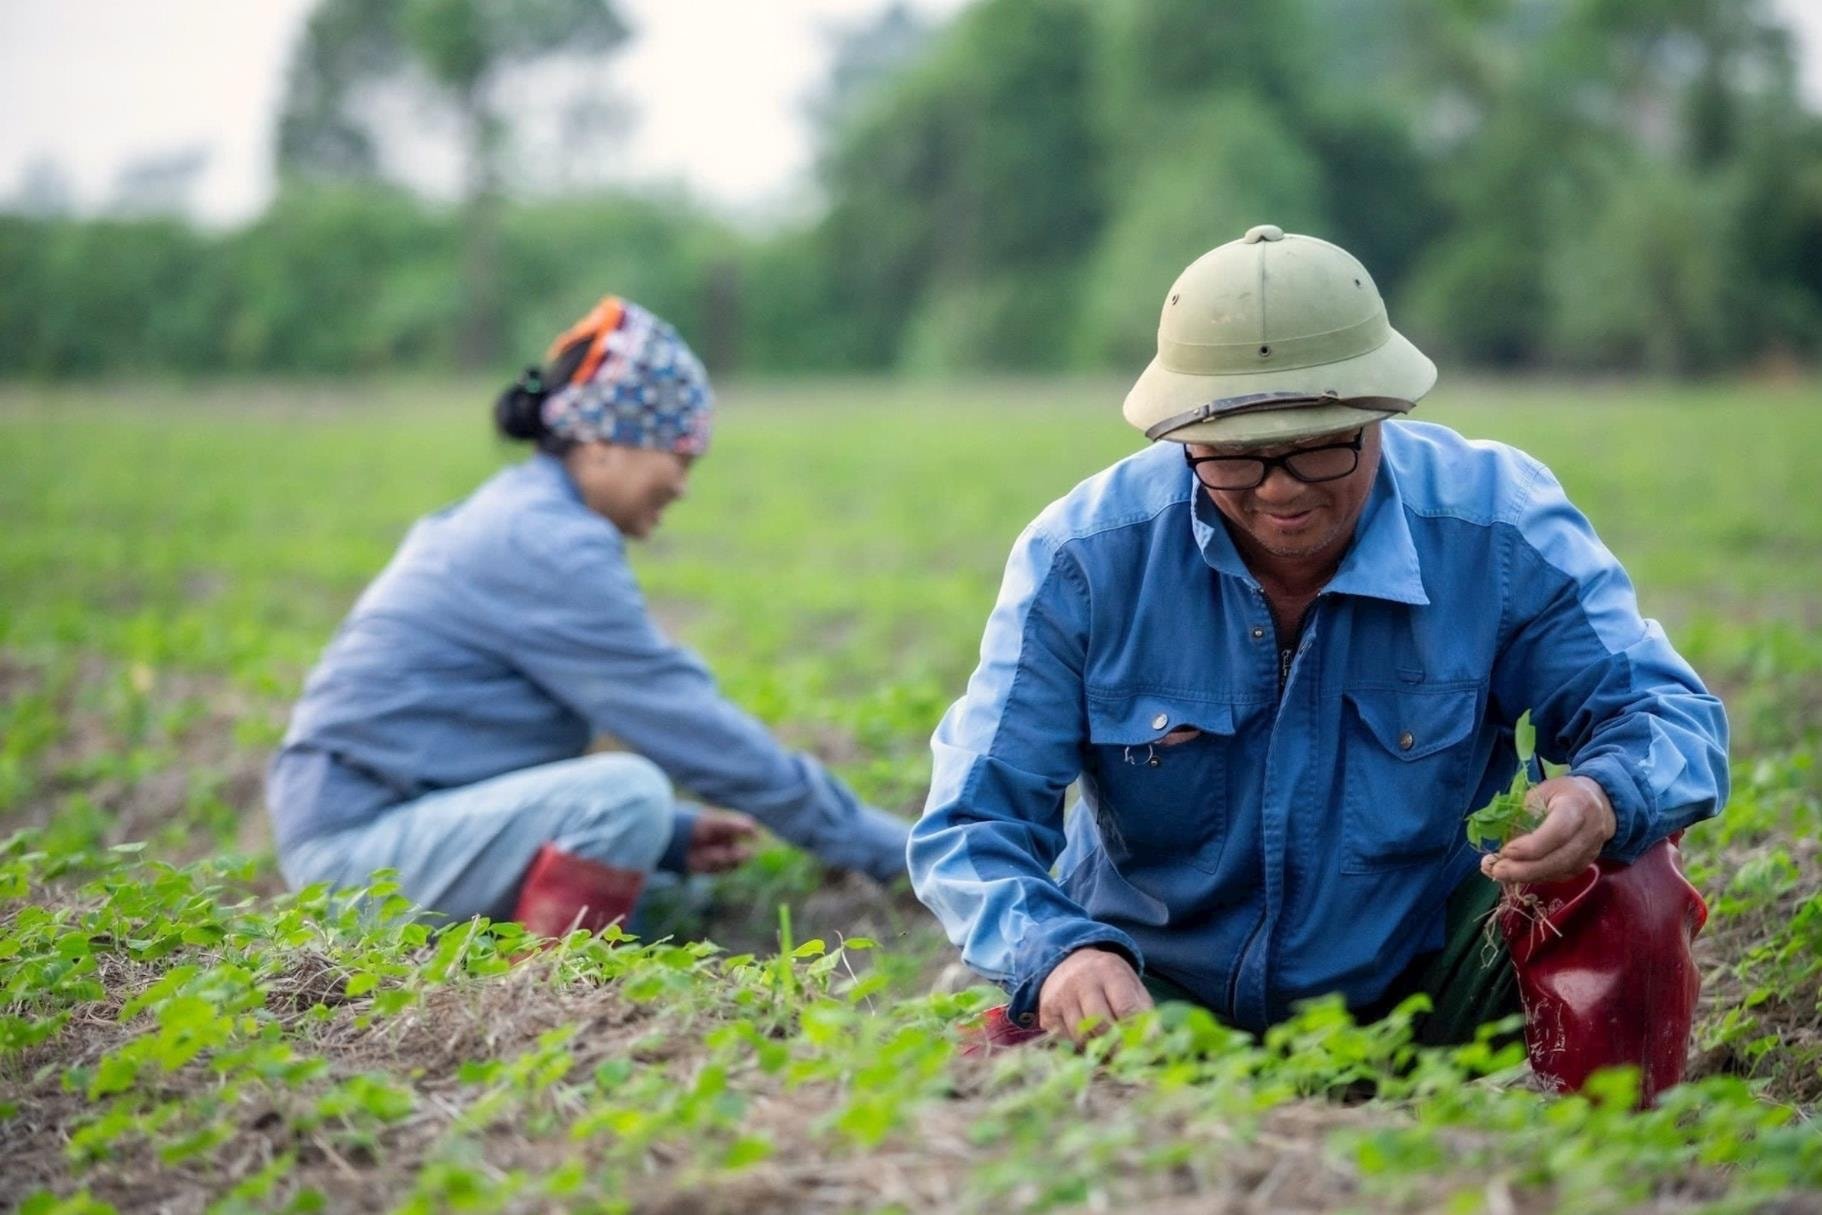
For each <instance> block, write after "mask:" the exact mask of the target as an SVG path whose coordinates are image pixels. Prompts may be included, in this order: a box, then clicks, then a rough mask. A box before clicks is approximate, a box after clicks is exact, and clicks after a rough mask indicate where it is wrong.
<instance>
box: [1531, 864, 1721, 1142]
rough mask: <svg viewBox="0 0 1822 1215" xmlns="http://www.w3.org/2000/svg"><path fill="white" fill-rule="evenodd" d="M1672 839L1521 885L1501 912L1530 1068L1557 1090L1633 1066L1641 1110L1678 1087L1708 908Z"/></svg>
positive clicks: (1698, 983) (1574, 1087) (1697, 986)
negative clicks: (1696, 946) (1698, 940)
mask: <svg viewBox="0 0 1822 1215" xmlns="http://www.w3.org/2000/svg"><path fill="white" fill-rule="evenodd" d="M1679 834H1680V833H1679ZM1676 838H1678V837H1676V836H1673V837H1672V838H1671V839H1667V840H1662V841H1660V842H1658V843H1656V844H1653V845H1652V846H1651V847H1650V848H1648V849H1646V850H1645V854H1644V855H1643V856H1641V857H1639V859H1638V860H1637V861H1635V862H1633V863H1632V864H1630V865H1622V864H1620V863H1619V862H1617V861H1608V860H1601V861H1596V862H1595V863H1594V864H1592V865H1590V866H1588V868H1587V869H1586V870H1585V871H1583V872H1582V873H1580V874H1578V875H1577V876H1575V877H1573V878H1565V879H1564V880H1562V881H1560V882H1533V883H1530V884H1528V885H1525V886H1521V887H1520V888H1519V899H1520V901H1519V903H1518V904H1516V905H1514V904H1513V903H1512V901H1511V900H1510V899H1508V901H1507V903H1506V904H1504V905H1503V906H1502V908H1501V910H1500V913H1499V926H1500V930H1501V931H1502V932H1504V933H1505V937H1506V943H1507V944H1508V945H1509V946H1510V947H1511V950H1512V965H1513V967H1514V968H1515V969H1516V970H1517V972H1518V993H1519V998H1520V1000H1521V1001H1522V1002H1523V1004H1524V1009H1525V1047H1526V1050H1527V1052H1528V1053H1529V1054H1530V1056H1531V1068H1532V1070H1533V1071H1535V1072H1536V1073H1537V1074H1538V1075H1539V1076H1542V1077H1543V1078H1544V1079H1545V1080H1546V1081H1548V1082H1549V1083H1550V1084H1551V1085H1552V1086H1553V1087H1555V1088H1556V1089H1557V1090H1558V1091H1559V1092H1560V1091H1574V1090H1579V1089H1580V1088H1581V1087H1582V1085H1583V1084H1584V1083H1586V1081H1587V1079H1588V1077H1589V1075H1590V1074H1591V1073H1593V1072H1594V1071H1595V1069H1597V1068H1602V1067H1617V1066H1619V1065H1621V1064H1627V1063H1630V1064H1632V1065H1633V1066H1635V1067H1637V1068H1638V1069H1639V1104H1640V1105H1641V1106H1648V1105H1650V1104H1652V1102H1653V1101H1655V1100H1656V1098H1657V1095H1658V1094H1659V1093H1660V1092H1662V1091H1663V1090H1664V1089H1667V1088H1669V1087H1670V1086H1671V1085H1673V1084H1675V1083H1677V1082H1678V1081H1679V1080H1681V1079H1682V1078H1683V1066H1684V1063H1685V1061H1686V1059H1687V1057H1688V1053H1689V1031H1690V1027H1691V1025H1692V1023H1693V1022H1694V1019H1695V1002H1696V995H1697V993H1698V992H1699V991H1700V989H1701V984H1702V980H1701V975H1700V974H1698V973H1697V971H1696V966H1695V958H1694V957H1693V956H1692V955H1691V953H1690V948H1689V946H1690V942H1691V941H1692V940H1694V939H1695V935H1696V933H1698V932H1700V931H1701V930H1702V925H1703V924H1704V923H1706V922H1707V920H1708V905H1707V904H1706V903H1704V902H1703V901H1702V896H1701V895H1699V894H1697V893H1696V890H1695V887H1693V886H1691V885H1690V884H1689V880H1688V879H1687V878H1685V877H1684V876H1683V871H1682V869H1681V868H1680V867H1679V865H1678V863H1677V862H1678V853H1677V849H1676V845H1675V842H1674V841H1675V840H1676Z"/></svg>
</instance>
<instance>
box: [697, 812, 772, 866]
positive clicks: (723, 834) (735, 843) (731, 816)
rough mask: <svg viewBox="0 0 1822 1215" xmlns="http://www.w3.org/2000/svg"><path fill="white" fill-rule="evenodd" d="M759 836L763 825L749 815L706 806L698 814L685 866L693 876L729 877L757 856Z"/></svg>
mask: <svg viewBox="0 0 1822 1215" xmlns="http://www.w3.org/2000/svg"><path fill="white" fill-rule="evenodd" d="M758 834H759V824H757V823H755V822H754V821H753V820H752V819H750V818H748V817H747V816H746V815H744V814H737V813H735V812H734V811H732V810H716V809H714V808H713V807H710V806H704V807H702V809H700V810H698V811H697V812H696V827H695V830H693V831H691V832H690V851H689V856H688V858H687V860H686V861H685V862H684V863H685V864H686V865H687V866H688V868H689V871H690V872H691V873H726V872H727V871H728V870H730V869H732V868H734V866H736V865H738V864H740V863H741V862H742V861H744V860H746V859H747V858H748V857H750V856H752V855H753V840H754V839H755V837H757V836H758Z"/></svg>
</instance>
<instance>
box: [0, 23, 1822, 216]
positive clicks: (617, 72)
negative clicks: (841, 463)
mask: <svg viewBox="0 0 1822 1215" xmlns="http://www.w3.org/2000/svg"><path fill="white" fill-rule="evenodd" d="M310 3H311V0H0V196H7V195H11V194H12V193H13V192H14V190H15V189H16V187H17V185H18V183H19V181H20V179H21V174H22V173H23V171H24V170H25V169H26V167H27V166H28V165H30V164H31V163H32V162H34V161H36V160H43V159H45V158H48V159H49V160H51V161H53V162H55V164H56V165H57V167H58V168H59V170H60V171H61V172H62V173H63V175H64V176H65V177H66V178H67V179H68V181H69V183H70V185H71V186H72V187H73V191H74V194H75V199H76V202H77V204H78V206H80V207H82V208H84V209H92V208H96V207H99V206H101V205H103V204H104V203H105V202H106V201H107V199H108V196H109V194H110V192H111V189H112V186H113V183H114V178H115V174H116V173H117V172H118V171H119V170H120V168H121V167H122V166H123V165H124V164H127V163H129V162H131V161H133V160H135V159H139V158H142V157H146V156H148V155H158V154H162V153H174V152H178V151H181V150H184V149H186V148H194V147H199V146H200V147H206V148H207V149H208V151H209V162H208V167H207V169H206V171H205V173H204V175H203V179H202V181H201V184H200V188H199V190H198V193H197V202H198V205H199V209H200V211H201V213H202V216H203V218H205V219H208V220H211V221H214V222H234V221H236V220H239V219H243V218H246V217H248V216H250V215H253V214H255V213H257V212H258V211H259V210H260V209H261V208H262V207H263V206H264V205H265V202H266V200H267V198H268V197H269V195H270V192H271V188H272V173H271V137H272V119H273V113H274V110H275V108H276V106H277V104H278V99H279V95H280V90H281V89H282V87H283V83H284V69H285V64H286V62H287V59H288V57H289V54H290V50H291V45H292V42H293V40H294V39H295V37H296V35H297V33H298V31H299V29H300V28H301V23H302V20H303V17H304V14H305V13H306V12H307V11H308V9H309V7H310ZM964 3H966V0H914V7H915V8H917V9H919V10H921V11H923V12H924V13H926V14H928V15H930V16H932V17H940V16H946V15H947V14H949V13H952V12H953V11H954V10H956V9H957V8H959V7H961V6H962V5H963V4H964ZM1777 3H1778V7H1779V8H1780V9H1781V10H1782V11H1783V12H1784V13H1785V15H1786V17H1787V19H1788V20H1789V21H1790V22H1791V23H1792V24H1793V25H1794V26H1795V27H1796V28H1798V30H1799V31H1800V36H1801V37H1802V40H1803V43H1804V48H1805V55H1804V65H1805V91H1806V93H1807V94H1808V96H1809V97H1810V99H1811V101H1812V103H1813V104H1817V105H1822V2H1819V0H1777ZM885 4H886V0H620V11H621V12H622V13H623V14H625V15H626V17H627V18H628V20H629V21H630V23H631V24H632V25H633V26H634V27H635V35H634V41H632V42H631V43H629V44H628V45H627V47H626V48H625V49H624V50H623V51H622V52H621V54H620V55H619V57H618V58H617V59H616V60H615V61H614V63H613V68H612V72H613V77H614V79H615V81H616V83H617V84H618V86H619V87H620V88H621V89H622V90H623V92H624V94H625V95H627V96H628V97H630V98H631V99H633V100H634V101H635V102H636V104H637V106H638V110H637V117H636V119H635V124H636V125H635V126H634V128H633V133H632V136H631V145H630V147H629V149H628V154H627V166H626V176H627V178H628V179H630V180H665V181H680V182H682V183H684V184H685V185H687V186H688V187H689V188H690V189H691V190H693V191H694V192H696V193H698V194H699V195H701V196H702V197H704V198H705V199H707V200H710V201H712V202H715V203H717V204H719V205H721V206H722V207H723V208H724V209H727V210H729V211H733V212H749V213H750V212H755V211H761V210H764V209H767V208H769V207H772V206H775V205H777V204H779V203H780V202H781V201H782V200H785V199H788V198H789V197H791V196H792V194H793V193H794V192H796V191H798V190H800V189H801V188H802V184H803V182H804V180H805V175H806V170H807V168H808V166H809V158H810V155H811V146H810V139H811V136H810V132H809V129H808V127H807V125H806V122H805V119H804V116H803V102H804V98H805V97H806V96H807V95H808V94H809V93H810V92H811V91H812V90H814V89H815V88H816V87H817V85H818V84H819V83H820V82H821V80H822V78H823V75H824V72H825V70H826V66H827V54H828V42H827V38H826V36H825V31H826V30H827V28H828V27H830V26H831V25H832V24H850V23H853V22H856V21H859V20H862V19H865V18H866V17H868V16H870V15H873V14H875V13H877V12H879V11H880V10H881V9H883V8H884V7H885Z"/></svg>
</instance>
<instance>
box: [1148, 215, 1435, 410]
mask: <svg viewBox="0 0 1822 1215" xmlns="http://www.w3.org/2000/svg"><path fill="white" fill-rule="evenodd" d="M1435 383H1436V364H1434V363H1432V362H1430V360H1429V359H1428V358H1426V357H1425V356H1424V354H1423V352H1422V351H1420V350H1418V349H1417V347H1415V346H1413V345H1411V343H1410V342H1409V341H1407V340H1406V339H1405V337H1404V336H1403V335H1402V334H1400V333H1399V332H1398V331H1397V330H1395V329H1393V328H1392V325H1391V322H1390V321H1388V320H1387V319H1386V313H1385V301H1384V300H1382V299H1380V298H1379V288H1378V287H1376V286H1374V285H1373V279H1372V276H1371V275H1369V274H1368V273H1367V272H1366V267H1364V266H1362V265H1361V264H1360V263H1359V262H1358V261H1357V260H1355V258H1354V256H1353V255H1352V254H1351V253H1349V252H1348V251H1347V250H1345V249H1342V248H1339V247H1338V246H1335V245H1331V244H1329V243H1328V242H1327V241H1325V240H1318V239H1317V238H1316V237H1313V236H1298V235H1297V234H1295V233H1286V232H1285V231H1284V230H1283V229H1281V228H1279V227H1277V226H1275V225H1273V224H1261V225H1259V226H1258V227H1256V228H1253V229H1251V230H1249V231H1248V232H1247V234H1246V235H1245V236H1243V237H1241V238H1240V239H1239V240H1235V241H1229V242H1228V243H1227V244H1225V245H1222V246H1220V247H1219V248H1215V249H1210V250H1209V251H1208V252H1207V253H1204V254H1203V255H1202V256H1201V257H1199V258H1197V259H1196V260H1195V261H1193V262H1191V263H1190V265H1189V268H1188V269H1186V270H1184V271H1183V273H1182V274H1180V275H1178V276H1177V281H1176V282H1175V283H1173V284H1172V285H1171V288H1170V294H1169V295H1168V296H1166V297H1165V300H1164V312H1163V315H1162V316H1161V317H1160V318H1159V320H1158V357H1157V358H1155V359H1153V360H1152V361H1151V365H1150V366H1149V367H1147V368H1146V369H1145V371H1144V373H1143V374H1142V375H1140V376H1139V379H1138V382H1137V383H1135V384H1134V385H1133V386H1132V391H1131V392H1129V393H1127V394H1126V408H1125V414H1126V420H1127V421H1128V422H1131V423H1132V424H1133V425H1134V426H1137V427H1138V428H1139V429H1140V430H1142V431H1144V432H1145V436H1146V438H1149V439H1170V440H1172V441H1174V442H1178V443H1277V442H1283V441H1286V440H1290V439H1301V438H1305V437H1308V436H1311V435H1322V434H1333V433H1335V432H1336V431H1342V430H1350V429H1353V428H1355V427H1359V426H1361V425H1364V424H1365V423H1367V422H1372V421H1374V420H1376V419H1379V418H1387V417H1391V416H1393V415H1394V414H1400V413H1405V412H1407V411H1408V410H1410V409H1411V408H1412V407H1413V406H1414V405H1416V403H1417V402H1418V400H1419V399H1421V398H1422V397H1423V395H1424V394H1425V393H1427V392H1429V391H1430V389H1431V388H1432V387H1433V386H1434V385H1435Z"/></svg>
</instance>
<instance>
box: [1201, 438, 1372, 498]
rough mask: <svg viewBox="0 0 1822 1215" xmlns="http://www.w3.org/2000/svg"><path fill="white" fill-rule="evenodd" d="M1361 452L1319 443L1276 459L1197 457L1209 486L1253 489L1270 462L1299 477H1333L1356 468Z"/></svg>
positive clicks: (1308, 478)
mask: <svg viewBox="0 0 1822 1215" xmlns="http://www.w3.org/2000/svg"><path fill="white" fill-rule="evenodd" d="M1359 462H1360V453H1359V452H1357V451H1355V450H1354V448H1353V447H1352V446H1341V447H1316V448H1311V449H1310V450H1308V451H1293V452H1290V453H1288V454H1286V455H1283V456H1280V457H1278V458H1277V459H1275V460H1256V459H1249V458H1247V457H1245V456H1233V457H1228V458H1218V459H1207V460H1198V461H1196V474H1197V475H1198V476H1200V477H1201V478H1202V483H1203V484H1204V485H1207V486H1208V487H1209V488H1210V489H1252V488H1253V487H1254V486H1257V485H1261V484H1263V483H1264V482H1265V477H1266V472H1267V466H1268V465H1270V464H1282V465H1283V466H1284V469H1285V471H1286V472H1288V473H1290V474H1291V476H1293V477H1295V478H1297V480H1299V481H1333V480H1336V479H1338V478H1340V477H1345V476H1347V475H1348V474H1349V473H1351V472H1353V471H1354V469H1355V467H1356V466H1357V465H1358V464H1359Z"/></svg>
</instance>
